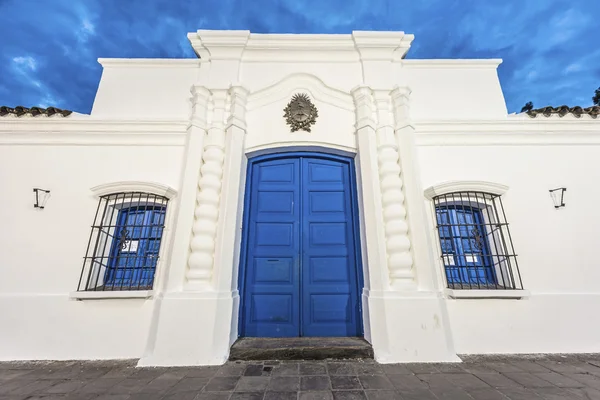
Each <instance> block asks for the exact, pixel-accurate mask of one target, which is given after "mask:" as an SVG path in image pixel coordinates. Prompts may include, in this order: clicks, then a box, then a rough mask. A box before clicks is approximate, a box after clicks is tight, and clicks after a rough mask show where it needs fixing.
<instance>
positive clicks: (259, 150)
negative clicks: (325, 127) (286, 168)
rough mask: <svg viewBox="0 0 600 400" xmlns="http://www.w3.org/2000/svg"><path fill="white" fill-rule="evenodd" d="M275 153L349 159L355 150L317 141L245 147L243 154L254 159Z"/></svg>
mask: <svg viewBox="0 0 600 400" xmlns="http://www.w3.org/2000/svg"><path fill="white" fill-rule="evenodd" d="M273 150H276V151H277V152H290V151H320V150H323V151H325V152H332V150H333V151H334V152H335V151H337V152H341V153H342V155H345V156H348V157H351V156H352V155H355V154H356V153H357V149H356V148H354V147H349V146H342V145H338V144H335V143H330V142H317V141H306V142H273V143H267V144H263V145H260V146H253V147H247V148H245V149H244V151H245V154H246V155H247V156H248V157H255V156H257V155H262V154H268V153H273V152H274V151H273Z"/></svg>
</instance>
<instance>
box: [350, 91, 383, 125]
mask: <svg viewBox="0 0 600 400" xmlns="http://www.w3.org/2000/svg"><path fill="white" fill-rule="evenodd" d="M350 93H351V94H352V98H353V99H354V109H355V110H356V111H355V113H356V125H355V127H356V130H357V131H358V130H360V129H362V128H366V127H371V128H372V129H373V130H375V129H376V127H377V123H376V121H375V116H376V112H377V110H376V106H375V99H374V97H373V90H372V89H371V88H370V87H368V86H362V85H361V86H357V87H355V88H354V89H352V90H351V91H350Z"/></svg>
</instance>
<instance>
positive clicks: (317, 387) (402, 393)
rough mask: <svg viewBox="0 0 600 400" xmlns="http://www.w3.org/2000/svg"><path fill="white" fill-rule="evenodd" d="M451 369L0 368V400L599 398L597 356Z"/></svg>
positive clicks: (469, 360) (520, 359) (270, 364)
mask: <svg viewBox="0 0 600 400" xmlns="http://www.w3.org/2000/svg"><path fill="white" fill-rule="evenodd" d="M462 358H463V361H464V362H462V363H452V364H378V363H376V362H375V361H373V360H345V361H344V360H335V361H298V362H295V361H294V362H292V361H264V362H256V361H236V362H227V363H226V364H224V365H222V366H213V367H185V368H181V367H173V368H136V367H135V365H136V361H135V360H129V361H91V362H81V361H65V362H4V363H0V400H287V399H290V400H391V399H399V400H442V399H444V400H459V399H465V400H469V399H480V400H543V399H546V400H555V399H573V400H600V355H595V354H580V355H542V356H495V357H490V356H486V357H482V356H476V357H474V356H469V357H467V356H465V357H462Z"/></svg>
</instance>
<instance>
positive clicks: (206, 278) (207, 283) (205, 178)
mask: <svg viewBox="0 0 600 400" xmlns="http://www.w3.org/2000/svg"><path fill="white" fill-rule="evenodd" d="M226 101H227V91H226V90H220V89H219V90H213V91H212V102H213V115H212V121H211V124H210V128H209V130H208V135H207V137H206V139H205V144H204V153H203V157H202V159H203V164H202V167H201V169H200V179H199V180H198V194H197V197H196V209H195V211H194V225H193V228H192V231H193V235H192V240H191V243H190V249H191V253H190V257H189V259H188V270H187V272H186V285H185V289H186V290H209V289H211V288H212V285H211V278H212V273H213V268H214V252H215V236H216V233H217V226H218V222H219V201H220V196H221V184H222V177H223V160H224V158H225V125H224V120H225V111H226V110H225V107H226Z"/></svg>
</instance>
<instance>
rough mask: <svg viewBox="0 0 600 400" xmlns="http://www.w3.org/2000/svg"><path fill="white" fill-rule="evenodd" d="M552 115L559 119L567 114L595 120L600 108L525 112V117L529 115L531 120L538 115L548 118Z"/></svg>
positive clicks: (563, 108) (538, 109) (570, 108)
mask: <svg viewBox="0 0 600 400" xmlns="http://www.w3.org/2000/svg"><path fill="white" fill-rule="evenodd" d="M554 114H558V116H559V117H564V116H565V115H567V114H573V115H574V116H575V117H577V118H581V116H582V115H589V116H590V117H592V118H597V117H598V115H600V106H592V107H587V108H583V107H579V106H576V107H569V106H559V107H543V108H536V109H533V110H529V111H527V115H529V116H530V117H531V118H535V117H537V116H538V115H543V116H544V117H550V116H551V115H554Z"/></svg>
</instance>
